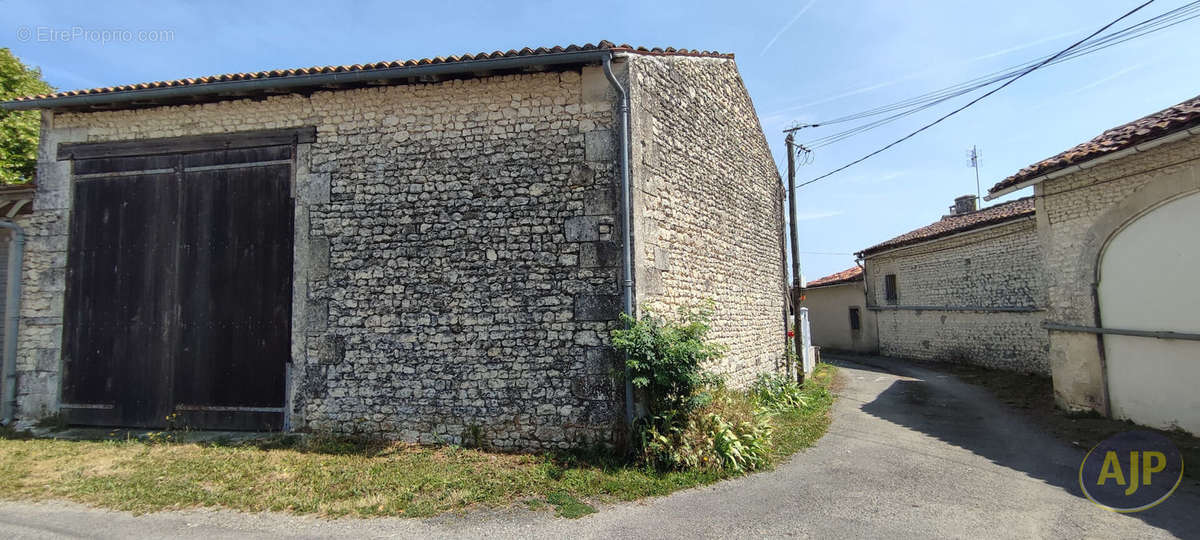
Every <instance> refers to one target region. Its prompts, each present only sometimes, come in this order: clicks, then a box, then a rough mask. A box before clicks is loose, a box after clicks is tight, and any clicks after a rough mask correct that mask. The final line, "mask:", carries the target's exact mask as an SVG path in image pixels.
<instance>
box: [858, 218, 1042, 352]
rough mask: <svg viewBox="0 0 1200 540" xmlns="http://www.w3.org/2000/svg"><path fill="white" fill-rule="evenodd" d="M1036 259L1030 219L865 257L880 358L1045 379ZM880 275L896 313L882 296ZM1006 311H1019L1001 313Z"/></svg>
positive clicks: (1034, 232)
mask: <svg viewBox="0 0 1200 540" xmlns="http://www.w3.org/2000/svg"><path fill="white" fill-rule="evenodd" d="M1041 261H1042V256H1041V252H1040V245H1039V244H1038V236H1037V229H1036V226H1035V220H1034V219H1033V217H1032V216H1030V217H1026V218H1022V219H1019V220H1017V221H1012V222H1006V223H1004V224H1002V225H999V226H995V227H991V228H985V229H981V230H977V231H972V232H968V233H964V234H961V235H958V236H954V237H948V238H944V239H939V240H935V241H929V242H924V243H920V244H916V245H913V246H909V247H905V248H901V249H898V250H895V251H891V252H884V253H880V254H877V255H871V256H869V257H868V258H867V262H866V265H867V272H866V275H867V280H868V281H867V299H868V304H870V305H871V306H875V308H874V309H875V310H876V311H877V314H878V324H879V351H880V354H883V355H885V356H896V357H904V358H918V359H925V360H936V361H945V362H970V363H973V364H978V365H983V366H986V367H992V368H1000V369H1008V370H1014V371H1023V372H1034V373H1040V374H1045V375H1048V374H1049V372H1050V368H1049V363H1048V362H1047V359H1046V350H1047V348H1048V344H1047V335H1046V331H1045V330H1043V329H1042V328H1041V322H1042V319H1043V318H1044V314H1043V312H1042V311H1041V308H1042V306H1044V305H1045V286H1044V284H1043V283H1044V277H1043V275H1042V272H1043V271H1042V266H1041ZM887 274H895V275H896V281H897V290H898V293H899V300H898V302H897V306H899V309H897V308H892V307H890V306H888V303H887V301H886V299H885V297H884V279H885V276H886V275H887ZM922 306H924V307H938V308H949V309H919V307H922ZM964 308H975V309H964ZM997 308H999V310H997ZM1011 308H1027V309H1026V310H1024V311H1001V310H1004V309H1011Z"/></svg>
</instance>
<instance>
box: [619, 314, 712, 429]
mask: <svg viewBox="0 0 1200 540" xmlns="http://www.w3.org/2000/svg"><path fill="white" fill-rule="evenodd" d="M712 312H713V308H712V304H711V303H709V304H706V305H705V306H703V307H701V308H699V309H694V308H683V309H681V310H680V312H679V319H678V320H674V321H673V320H668V319H664V318H662V317H660V316H658V315H657V314H656V313H654V312H653V311H650V310H648V309H644V310H643V315H642V317H641V318H640V319H633V318H630V317H628V316H625V315H622V319H623V320H624V321H625V323H626V328H625V329H622V330H615V331H613V340H612V341H613V346H614V347H616V348H617V350H619V351H621V352H623V353H625V357H626V365H627V366H628V367H629V377H630V382H632V383H633V386H634V388H637V389H638V390H640V391H643V392H644V393H645V395H646V396H647V398H648V403H647V404H646V405H647V409H648V412H649V415H650V417H651V418H655V419H659V420H660V422H661V423H664V424H665V425H670V424H672V423H674V422H675V421H676V418H677V417H683V416H686V415H687V413H689V412H690V411H692V410H694V409H696V408H697V407H700V406H702V405H704V404H705V403H707V401H708V400H709V399H710V395H709V393H708V392H704V391H702V390H704V389H705V387H707V386H712V385H715V384H718V383H717V380H716V379H715V377H714V376H713V375H711V374H710V373H708V372H706V371H705V370H704V364H706V363H708V362H711V361H712V360H715V359H717V358H720V357H721V355H722V354H724V348H723V347H721V346H720V345H718V344H716V343H708V342H706V341H705V340H704V338H705V335H706V334H707V333H708V330H709V320H710V318H711V317H712Z"/></svg>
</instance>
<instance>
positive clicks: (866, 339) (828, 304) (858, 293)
mask: <svg viewBox="0 0 1200 540" xmlns="http://www.w3.org/2000/svg"><path fill="white" fill-rule="evenodd" d="M801 298H802V299H801V301H800V305H801V307H806V308H808V319H809V332H810V334H811V336H812V344H813V345H816V346H817V347H820V348H822V349H826V350H832V351H850V352H857V353H877V352H879V336H878V325H879V322H878V320H877V319H876V316H875V312H874V311H872V310H869V309H867V292H866V282H865V280H864V279H863V271H862V267H860V266H854V267H852V268H848V269H846V270H843V271H841V272H838V273H836V274H831V275H828V276H825V277H823V278H821V279H818V280H815V281H810V282H808V283H806V284H805V285H804V292H803V295H802V296H801Z"/></svg>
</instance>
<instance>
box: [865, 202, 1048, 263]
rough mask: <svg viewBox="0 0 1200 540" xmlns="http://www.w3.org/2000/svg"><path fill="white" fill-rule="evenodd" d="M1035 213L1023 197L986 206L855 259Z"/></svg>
mask: <svg viewBox="0 0 1200 540" xmlns="http://www.w3.org/2000/svg"><path fill="white" fill-rule="evenodd" d="M1033 213H1034V202H1033V197H1025V198H1023V199H1017V200H1015V201H1009V202H1006V203H1002V204H997V205H995V206H989V207H987V208H984V209H982V210H976V211H974V212H967V213H965V214H958V215H951V216H945V217H943V218H942V219H940V220H938V221H936V222H934V223H931V224H929V225H926V226H924V227H921V228H920V229H917V230H914V231H909V232H907V233H904V234H902V235H900V236H897V237H895V238H893V239H891V240H888V241H886V242H883V243H880V244H875V245H874V246H871V247H869V248H867V249H864V250H862V251H860V252H858V256H859V257H862V256H864V255H868V254H871V253H875V252H878V251H882V250H885V249H891V248H896V247H901V246H907V245H910V244H916V243H918V242H925V241H927V240H933V239H935V238H941V237H943V236H949V235H951V234H955V233H960V232H965V231H969V230H971V229H977V228H980V227H986V226H988V225H993V224H996V223H1003V222H1005V221H1009V220H1012V219H1018V218H1022V217H1026V216H1032V215H1033Z"/></svg>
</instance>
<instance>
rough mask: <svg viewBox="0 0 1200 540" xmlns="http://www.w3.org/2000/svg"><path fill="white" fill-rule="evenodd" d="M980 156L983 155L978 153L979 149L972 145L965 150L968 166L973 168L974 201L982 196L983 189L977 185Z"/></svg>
mask: <svg viewBox="0 0 1200 540" xmlns="http://www.w3.org/2000/svg"><path fill="white" fill-rule="evenodd" d="M982 156H983V154H980V153H979V149H978V148H976V147H975V146H974V145H972V146H971V149H970V150H967V160H968V162H969V165H968V166H969V167H971V168H973V169H975V200H976V201H979V200H980V198H981V197H982V196H983V191H982V190H981V189H980V187H979V158H980V157H982Z"/></svg>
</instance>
